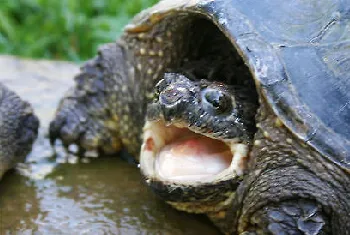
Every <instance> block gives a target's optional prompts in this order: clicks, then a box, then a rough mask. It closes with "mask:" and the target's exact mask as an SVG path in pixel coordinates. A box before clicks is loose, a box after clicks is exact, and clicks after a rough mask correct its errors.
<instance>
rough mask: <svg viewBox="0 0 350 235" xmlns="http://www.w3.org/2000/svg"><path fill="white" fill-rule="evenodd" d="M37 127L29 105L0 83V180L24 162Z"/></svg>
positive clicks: (37, 121) (37, 122) (35, 135)
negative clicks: (9, 170) (7, 172)
mask: <svg viewBox="0 0 350 235" xmlns="http://www.w3.org/2000/svg"><path fill="white" fill-rule="evenodd" d="M38 127H39V120H38V118H37V117H36V116H35V115H34V114H33V109H32V107H31V106H30V104H29V103H28V102H26V101H23V100H21V98H20V97H18V95H17V94H15V93H14V92H13V91H11V90H9V89H8V88H7V87H6V86H4V85H3V84H1V83H0V179H1V178H2V176H3V174H4V173H5V172H6V171H7V170H8V169H11V168H13V167H14V166H15V165H16V163H19V162H22V161H23V160H24V158H25V156H26V155H27V154H28V153H29V151H30V150H31V149H32V144H33V142H34V140H35V139H36V137H37V136H38Z"/></svg>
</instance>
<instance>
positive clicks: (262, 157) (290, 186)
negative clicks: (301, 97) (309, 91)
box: [208, 100, 350, 234]
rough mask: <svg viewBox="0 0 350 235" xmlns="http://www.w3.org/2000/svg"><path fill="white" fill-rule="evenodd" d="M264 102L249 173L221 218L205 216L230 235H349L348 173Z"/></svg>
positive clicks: (349, 191) (259, 114) (259, 117)
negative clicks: (289, 233) (246, 234)
mask: <svg viewBox="0 0 350 235" xmlns="http://www.w3.org/2000/svg"><path fill="white" fill-rule="evenodd" d="M265 102H266V101H264V100H263V103H262V105H261V107H260V110H259V112H258V116H257V128H258V130H257V133H256V135H255V142H254V145H253V147H252V150H251V152H250V156H251V158H250V159H251V162H250V170H249V173H248V174H247V175H246V176H245V177H244V180H243V182H242V183H241V184H240V186H239V187H238V189H237V192H236V197H235V199H234V200H233V201H232V204H231V205H230V206H228V207H227V208H226V210H225V211H223V212H221V215H223V216H221V217H220V216H218V215H216V214H208V215H209V217H210V218H211V219H212V220H213V221H214V223H215V224H216V225H218V226H219V227H220V228H221V230H222V231H223V232H224V233H229V234H240V233H243V232H255V233H257V234H271V233H272V234H280V233H283V232H286V231H294V232H296V233H301V234H350V217H349V213H350V190H349V187H348V185H349V183H350V178H349V175H348V173H347V172H345V171H344V170H343V169H341V168H340V167H338V166H337V165H335V164H334V163H332V162H329V161H328V160H327V159H325V158H324V157H322V156H321V155H320V154H319V153H317V152H316V151H315V150H314V149H313V148H311V147H309V146H307V145H305V144H304V143H302V142H301V141H300V140H299V139H298V138H296V137H295V136H294V135H293V134H291V133H290V131H289V130H288V129H287V128H286V127H285V126H284V125H283V124H282V123H281V121H280V120H279V119H278V118H277V117H276V116H275V115H274V114H273V112H272V111H271V109H270V108H268V106H266V105H265ZM233 224H234V225H235V226H232V225H233Z"/></svg>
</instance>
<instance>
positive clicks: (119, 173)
mask: <svg viewBox="0 0 350 235" xmlns="http://www.w3.org/2000/svg"><path fill="white" fill-rule="evenodd" d="M0 66H1V68H2V71H1V74H0V81H2V82H4V83H5V84H6V85H8V86H9V87H11V88H12V89H13V90H15V91H16V92H17V93H19V95H21V96H22V97H23V98H24V99H26V100H28V101H30V102H31V103H32V104H33V106H34V109H35V112H36V113H37V114H38V116H39V118H40V120H41V126H42V128H41V130H40V132H39V133H40V134H39V139H38V141H37V142H36V143H35V145H34V148H33V152H32V153H31V154H30V156H28V158H27V163H26V164H24V165H22V166H21V167H20V172H21V174H19V173H14V172H10V173H8V174H6V175H5V176H4V178H3V181H2V182H1V183H0V233H1V234H3V233H4V234H6V233H11V232H16V233H18V232H20V233H24V234H32V233H36V232H38V233H39V234H41V233H42V234H218V231H217V230H216V229H215V228H214V227H213V226H212V225H211V224H210V222H209V221H208V220H207V219H205V218H203V217H198V216H194V215H190V214H186V213H181V212H178V211H175V210H173V209H172V208H171V207H170V206H168V205H166V204H164V203H163V202H162V201H160V200H158V199H157V198H156V197H155V196H154V195H153V194H152V193H151V192H149V191H148V189H147V188H146V187H145V186H144V185H143V183H142V182H141V177H140V174H139V170H138V169H137V168H136V167H135V166H134V165H131V164H129V163H127V162H126V161H123V160H121V159H120V158H117V157H114V158H111V157H110V158H98V159H95V158H85V159H80V160H79V159H78V158H76V157H74V156H67V155H66V154H64V153H63V152H62V151H60V150H58V151H57V153H56V155H54V152H53V151H52V149H51V147H50V145H49V141H48V139H47V138H45V135H46V130H47V126H48V123H49V120H51V118H52V116H53V113H54V109H55V107H56V106H57V103H58V100H59V98H60V97H62V95H63V93H64V92H65V90H66V89H67V88H68V87H69V86H71V84H72V79H71V78H72V76H73V74H74V73H76V72H77V71H78V69H77V67H76V66H75V65H70V64H66V63H58V64H57V63H55V64H53V63H49V62H41V63H33V62H26V61H18V60H16V59H14V58H11V57H0ZM56 71H57V72H56ZM66 162H67V163H66ZM72 163H76V164H72Z"/></svg>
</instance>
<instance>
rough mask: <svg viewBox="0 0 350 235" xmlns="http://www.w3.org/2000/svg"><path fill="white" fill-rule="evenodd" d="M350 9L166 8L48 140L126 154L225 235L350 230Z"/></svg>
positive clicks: (270, 5) (87, 80) (88, 80)
mask: <svg viewBox="0 0 350 235" xmlns="http://www.w3.org/2000/svg"><path fill="white" fill-rule="evenodd" d="M349 6H350V4H348V2H347V1H346V0H332V1H331V0H322V1H316V0H310V1H289V2H288V1H277V0H269V1H268V0H262V1H251V0H246V1H240V0H230V1H229V0H215V1H214V0H175V1H174V0H172V1H170V0H163V1H160V2H159V3H157V4H156V5H154V6H153V7H151V8H149V9H146V10H144V11H142V12H141V13H139V14H138V15H137V16H135V17H134V19H133V20H132V21H131V22H130V23H129V24H127V25H126V26H125V28H124V31H123V34H122V35H121V36H120V38H118V39H117V40H116V41H115V42H112V43H109V44H105V45H103V46H101V47H100V49H99V51H98V55H97V56H96V57H95V58H94V59H92V60H90V61H88V62H87V63H86V64H85V65H84V66H83V67H82V68H81V72H80V73H79V74H78V75H77V76H75V86H74V87H72V88H71V89H70V90H69V91H68V92H67V94H66V95H65V97H64V98H63V99H62V100H61V102H60V104H59V106H58V108H57V111H56V116H55V118H54V120H53V121H52V122H51V124H50V130H49V132H50V139H51V142H52V144H54V143H55V140H56V139H61V140H62V143H63V145H64V146H66V147H67V149H68V150H69V149H70V146H71V145H78V146H79V152H80V153H82V154H86V155H89V154H94V153H96V152H102V153H106V154H109V153H113V152H117V151H119V150H120V149H122V148H125V149H126V150H127V151H128V152H129V153H130V154H132V155H133V156H135V159H136V161H137V162H140V168H141V174H142V176H143V178H144V180H145V182H146V185H147V186H149V187H150V188H151V189H152V190H153V191H154V192H155V193H156V194H157V195H159V197H160V198H162V199H163V200H164V201H166V202H167V203H169V204H170V205H172V206H174V207H175V208H177V209H179V210H183V211H188V212H191V213H203V214H206V215H208V217H209V218H210V219H211V220H212V221H213V222H214V224H215V225H217V226H218V227H219V228H220V229H221V231H222V232H223V233H226V234H350V216H349V213H350V189H349V187H348V185H349V183H350V174H349V169H350V168H349V167H350V121H349V120H350V105H349V104H350V94H349V92H348V91H349V90H350V78H349V76H350V63H349V61H350V60H349V49H350V34H349V25H350V24H349V19H350V18H349V12H350V8H349ZM198 152H200V156H201V157H202V158H203V159H204V160H203V159H202V160H198V159H197V157H198V155H197V153H198ZM209 155H210V156H209ZM213 156H214V157H213ZM207 159H209V160H208V161H207ZM191 161H192V163H191ZM189 165H190V166H189ZM190 167H193V170H192V169H191V168H190ZM177 171H180V173H178V172H177ZM192 172H194V173H193V174H191V173H192Z"/></svg>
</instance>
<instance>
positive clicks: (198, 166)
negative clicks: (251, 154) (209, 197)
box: [156, 135, 232, 182]
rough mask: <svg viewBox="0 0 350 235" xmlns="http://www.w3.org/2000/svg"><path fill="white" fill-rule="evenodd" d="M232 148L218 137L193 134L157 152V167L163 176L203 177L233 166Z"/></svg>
mask: <svg viewBox="0 0 350 235" xmlns="http://www.w3.org/2000/svg"><path fill="white" fill-rule="evenodd" d="M231 161H232V153H231V151H230V148H229V147H228V146H227V145H226V144H225V143H223V142H222V141H219V140H214V139H211V138H208V137H205V136H200V135H192V136H187V137H186V138H183V139H179V140H175V141H173V142H172V143H170V144H168V145H165V146H164V147H163V148H162V149H161V150H160V151H159V153H158V156H157V160H156V170H157V172H158V174H159V176H160V177H161V178H163V179H168V180H176V181H181V182H183V181H193V180H203V179H205V178H208V177H210V176H213V175H216V174H218V173H220V172H221V171H223V170H225V169H226V168H228V167H229V166H230V163H231Z"/></svg>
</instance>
